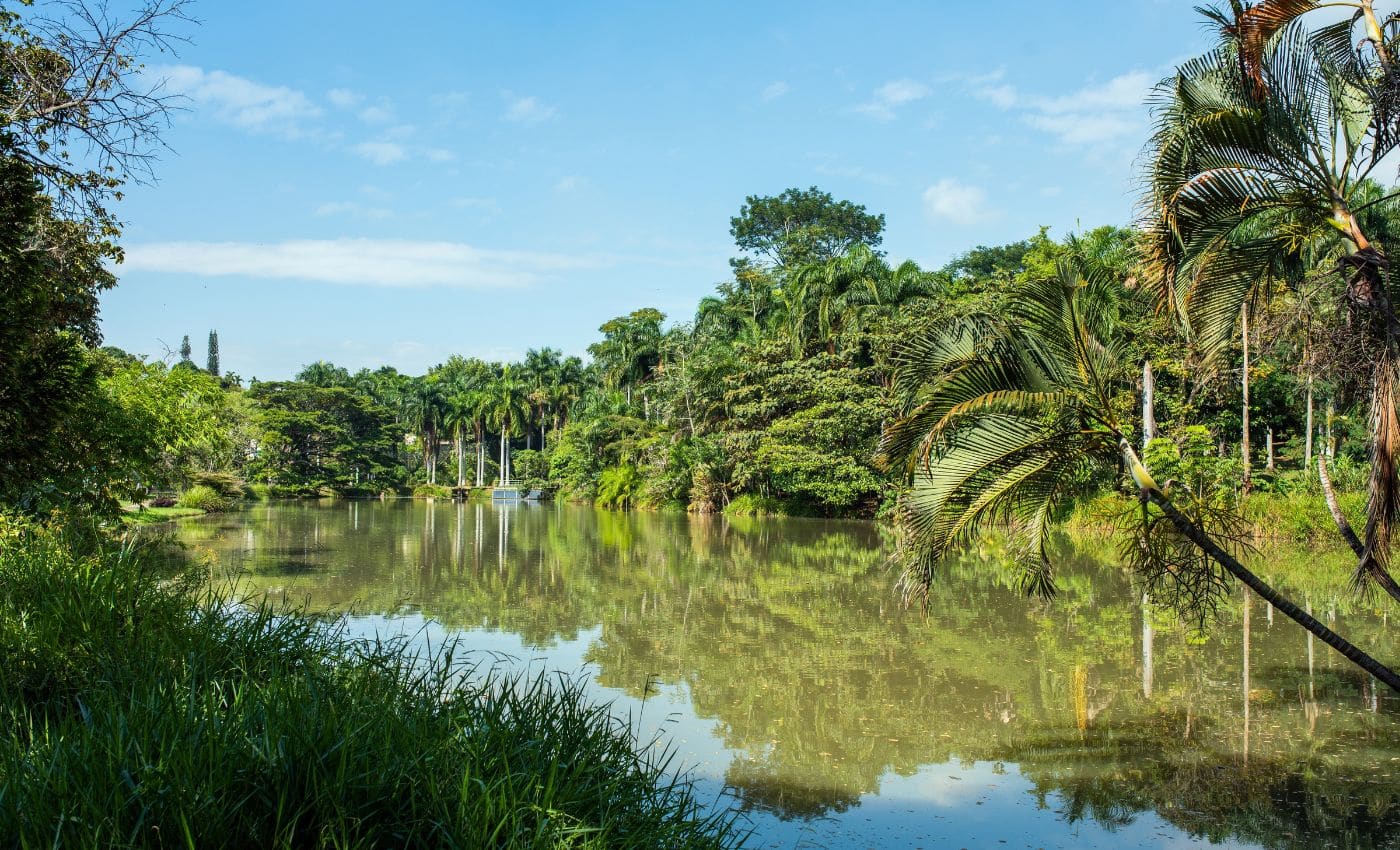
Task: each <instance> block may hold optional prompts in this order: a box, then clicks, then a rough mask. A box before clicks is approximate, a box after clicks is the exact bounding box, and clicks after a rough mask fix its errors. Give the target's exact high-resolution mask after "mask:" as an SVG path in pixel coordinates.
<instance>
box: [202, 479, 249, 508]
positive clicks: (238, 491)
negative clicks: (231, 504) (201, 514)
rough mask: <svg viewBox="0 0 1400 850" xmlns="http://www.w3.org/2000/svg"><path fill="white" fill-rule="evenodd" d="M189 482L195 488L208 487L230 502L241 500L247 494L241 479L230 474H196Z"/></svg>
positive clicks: (246, 488) (245, 486)
mask: <svg viewBox="0 0 1400 850" xmlns="http://www.w3.org/2000/svg"><path fill="white" fill-rule="evenodd" d="M191 480H192V481H193V482H194V485H195V486H196V487H208V488H209V489H210V490H213V491H214V492H216V493H218V494H219V495H220V496H223V497H224V498H225V499H229V500H230V501H236V500H238V499H242V498H243V497H244V496H245V495H247V493H248V487H247V485H246V484H244V483H243V479H242V478H239V477H238V476H237V475H234V474H233V473H232V472H196V473H195V474H194V475H192V476H191Z"/></svg>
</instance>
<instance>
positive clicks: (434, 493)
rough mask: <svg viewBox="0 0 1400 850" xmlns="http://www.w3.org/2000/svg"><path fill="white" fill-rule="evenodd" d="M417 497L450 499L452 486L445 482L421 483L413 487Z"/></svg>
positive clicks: (414, 494)
mask: <svg viewBox="0 0 1400 850" xmlns="http://www.w3.org/2000/svg"><path fill="white" fill-rule="evenodd" d="M413 497H414V498H415V499H450V498H452V488H451V487H448V486H446V485H443V484H419V485H418V486H417V487H414V488H413Z"/></svg>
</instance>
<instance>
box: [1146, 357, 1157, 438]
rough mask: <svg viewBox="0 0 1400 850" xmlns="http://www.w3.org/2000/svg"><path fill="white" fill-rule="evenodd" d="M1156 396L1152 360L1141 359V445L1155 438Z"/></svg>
mask: <svg viewBox="0 0 1400 850" xmlns="http://www.w3.org/2000/svg"><path fill="white" fill-rule="evenodd" d="M1156 396H1157V381H1156V378H1155V377H1154V376H1153V374H1152V361H1151V360H1144V361H1142V447H1143V448H1147V444H1148V443H1150V442H1152V441H1153V440H1155V439H1157V413H1156V411H1155V409H1154V404H1153V402H1154V399H1155V398H1156Z"/></svg>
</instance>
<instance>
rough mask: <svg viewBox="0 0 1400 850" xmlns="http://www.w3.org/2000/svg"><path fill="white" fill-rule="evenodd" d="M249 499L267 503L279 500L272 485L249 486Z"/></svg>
mask: <svg viewBox="0 0 1400 850" xmlns="http://www.w3.org/2000/svg"><path fill="white" fill-rule="evenodd" d="M248 498H250V499H256V500H258V501H259V502H266V501H267V500H269V499H275V498H277V496H276V495H275V491H274V490H273V487H272V485H271V484H249V485H248Z"/></svg>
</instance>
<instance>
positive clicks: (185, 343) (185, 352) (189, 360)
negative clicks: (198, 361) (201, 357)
mask: <svg viewBox="0 0 1400 850" xmlns="http://www.w3.org/2000/svg"><path fill="white" fill-rule="evenodd" d="M193 357H194V348H193V347H191V346H190V335H189V334H185V336H184V338H183V339H181V340H180V362H181V363H182V364H184V365H186V366H193V365H194V359H193Z"/></svg>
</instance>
